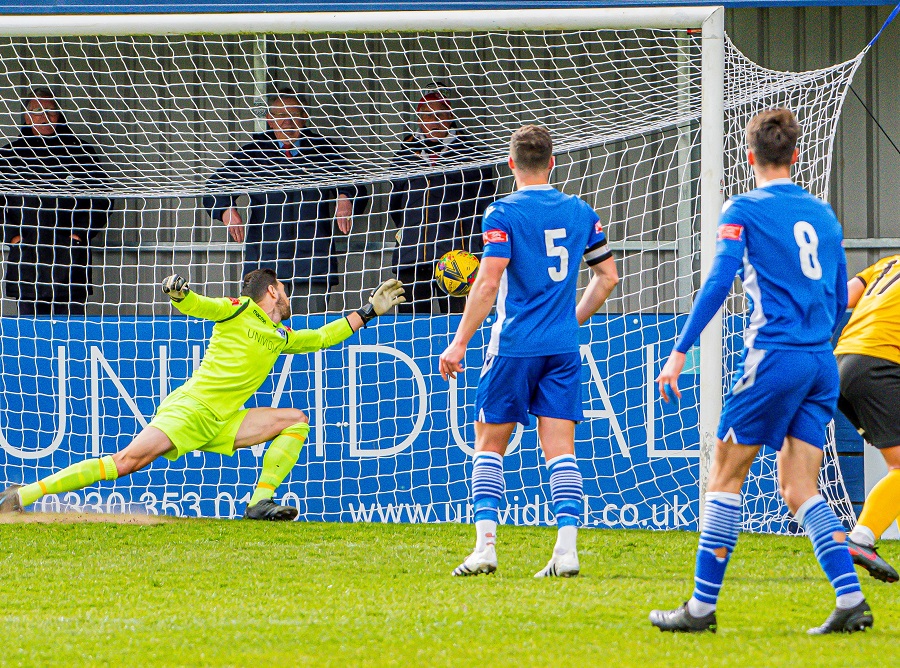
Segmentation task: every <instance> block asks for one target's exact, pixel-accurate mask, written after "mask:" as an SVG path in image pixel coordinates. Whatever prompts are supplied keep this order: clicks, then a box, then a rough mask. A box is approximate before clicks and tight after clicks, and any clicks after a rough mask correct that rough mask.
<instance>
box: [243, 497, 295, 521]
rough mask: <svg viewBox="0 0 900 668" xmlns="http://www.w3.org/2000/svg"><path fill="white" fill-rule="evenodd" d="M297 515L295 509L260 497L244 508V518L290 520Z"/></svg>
mask: <svg viewBox="0 0 900 668" xmlns="http://www.w3.org/2000/svg"><path fill="white" fill-rule="evenodd" d="M295 517H297V509H296V508H293V507H291V506H279V505H278V504H277V503H275V502H274V501H272V499H262V500H261V501H257V502H256V503H255V504H253V505H252V506H247V508H246V509H245V510H244V519H245V520H268V521H270V522H290V521H291V520H292V519H294V518H295Z"/></svg>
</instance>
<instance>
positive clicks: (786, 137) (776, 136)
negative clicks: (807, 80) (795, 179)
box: [747, 107, 800, 167]
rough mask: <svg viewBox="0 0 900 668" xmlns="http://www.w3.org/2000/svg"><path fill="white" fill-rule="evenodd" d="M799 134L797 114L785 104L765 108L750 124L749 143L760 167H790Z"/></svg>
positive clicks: (748, 129) (748, 131)
mask: <svg viewBox="0 0 900 668" xmlns="http://www.w3.org/2000/svg"><path fill="white" fill-rule="evenodd" d="M799 137H800V124H799V123H798V122H797V117H796V116H794V114H793V112H791V110H790V109H785V108H784V107H779V108H777V109H767V110H766V111H761V112H760V113H758V114H756V116H754V117H753V118H751V119H750V122H749V123H747V145H748V146H749V147H750V150H751V151H753V155H754V156H755V157H756V163H757V164H758V165H759V166H760V167H768V166H769V165H777V166H781V167H784V166H790V164H791V158H792V157H793V156H794V149H795V148H797V139H798V138H799Z"/></svg>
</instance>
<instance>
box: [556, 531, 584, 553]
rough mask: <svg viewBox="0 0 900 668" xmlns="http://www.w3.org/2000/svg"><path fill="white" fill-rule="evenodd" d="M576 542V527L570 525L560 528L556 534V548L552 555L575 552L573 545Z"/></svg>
mask: <svg viewBox="0 0 900 668" xmlns="http://www.w3.org/2000/svg"><path fill="white" fill-rule="evenodd" d="M577 540H578V527H577V526H574V525H570V526H567V527H560V528H559V531H557V532H556V547H554V548H553V554H565V553H566V552H574V551H575V547H576V545H575V543H576V541H577Z"/></svg>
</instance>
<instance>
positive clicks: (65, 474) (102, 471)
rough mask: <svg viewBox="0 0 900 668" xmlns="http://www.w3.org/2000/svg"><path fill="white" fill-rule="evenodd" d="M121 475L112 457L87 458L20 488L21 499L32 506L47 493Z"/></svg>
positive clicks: (58, 491)
mask: <svg viewBox="0 0 900 668" xmlns="http://www.w3.org/2000/svg"><path fill="white" fill-rule="evenodd" d="M118 477H119V471H118V469H116V463H115V462H114V461H113V458H112V457H109V456H107V457H100V458H99V459H86V460H84V461H83V462H78V463H77V464H72V465H71V466H67V467H66V468H64V469H63V470H62V471H58V472H56V473H54V474H53V475H51V476H48V477H46V478H44V479H43V480H38V481H37V482H33V483H31V484H30V485H25V486H24V487H22V488H21V489H20V490H19V499H20V500H21V502H22V505H23V506H30V505H31V504H32V503H34V502H35V501H37V500H38V499H39V498H41V497H42V496H44V495H45V494H62V493H63V492H73V491H75V490H76V489H81V488H82V487H87V486H88V485H93V484H94V483H95V482H97V481H99V480H115V479H116V478H118Z"/></svg>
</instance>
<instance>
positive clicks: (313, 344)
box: [281, 318, 353, 353]
mask: <svg viewBox="0 0 900 668" xmlns="http://www.w3.org/2000/svg"><path fill="white" fill-rule="evenodd" d="M352 334H353V328H352V327H351V326H350V323H349V322H348V320H347V318H340V319H339V320H335V321H333V322H329V323H327V324H325V325H323V326H322V327H319V329H298V330H297V331H294V330H287V344H286V345H285V346H284V349H283V350H282V351H281V352H283V353H311V352H315V351H316V350H322V349H323V348H330V347H331V346H334V345H337V344H338V343H340V342H341V341H343V340H345V339H348V338H350V336H351V335H352Z"/></svg>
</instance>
